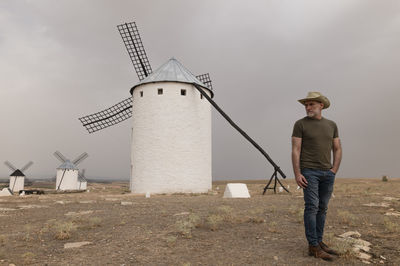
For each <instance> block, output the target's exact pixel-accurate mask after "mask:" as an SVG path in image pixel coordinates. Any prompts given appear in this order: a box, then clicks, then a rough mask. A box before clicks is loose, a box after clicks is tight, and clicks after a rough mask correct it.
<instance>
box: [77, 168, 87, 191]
mask: <svg viewBox="0 0 400 266" xmlns="http://www.w3.org/2000/svg"><path fill="white" fill-rule="evenodd" d="M85 172H86V171H85V169H82V171H81V172H78V190H86V189H87V180H86V176H85Z"/></svg>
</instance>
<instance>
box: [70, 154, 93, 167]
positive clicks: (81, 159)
mask: <svg viewBox="0 0 400 266" xmlns="http://www.w3.org/2000/svg"><path fill="white" fill-rule="evenodd" d="M88 156H89V154H87V153H86V152H84V153H82V154H81V155H79V156H78V158H76V159H75V160H73V161H72V163H73V164H75V165H78V164H80V163H81V162H82V161H83V160H85V159H86V158H87V157H88Z"/></svg>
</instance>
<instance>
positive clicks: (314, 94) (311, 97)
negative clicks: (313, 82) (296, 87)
mask: <svg viewBox="0 0 400 266" xmlns="http://www.w3.org/2000/svg"><path fill="white" fill-rule="evenodd" d="M307 101H317V102H320V103H323V104H324V107H323V108H322V109H326V108H328V107H329V106H330V105H331V103H330V102H329V100H328V98H326V97H325V96H324V95H322V94H321V93H320V92H318V91H310V92H309V93H308V94H307V97H306V98H304V99H300V100H299V102H300V103H301V104H302V105H304V104H305V102H307Z"/></svg>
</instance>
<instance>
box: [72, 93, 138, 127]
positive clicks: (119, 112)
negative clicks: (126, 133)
mask: <svg viewBox="0 0 400 266" xmlns="http://www.w3.org/2000/svg"><path fill="white" fill-rule="evenodd" d="M131 116H132V98H131V97H129V98H127V99H125V100H123V101H121V102H119V103H117V104H116V105H113V106H111V107H110V108H108V109H105V110H103V111H100V112H98V113H95V114H91V115H87V116H84V117H81V118H79V120H80V121H81V123H82V125H83V126H84V127H85V128H86V130H87V131H88V132H89V133H93V132H96V131H98V130H101V129H103V128H106V127H109V126H112V125H115V124H118V123H120V122H122V121H124V120H126V119H128V118H130V117H131Z"/></svg>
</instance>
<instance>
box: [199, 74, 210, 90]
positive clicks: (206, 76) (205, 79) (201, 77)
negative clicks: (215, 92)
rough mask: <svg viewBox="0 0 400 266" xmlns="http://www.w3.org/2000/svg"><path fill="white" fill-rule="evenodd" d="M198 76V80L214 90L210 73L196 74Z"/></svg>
mask: <svg viewBox="0 0 400 266" xmlns="http://www.w3.org/2000/svg"><path fill="white" fill-rule="evenodd" d="M196 78H197V79H198V80H200V81H201V82H202V83H203V84H204V85H206V86H207V88H209V89H210V90H212V89H213V88H212V84H211V79H210V74H208V73H206V74H201V75H198V76H196Z"/></svg>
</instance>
